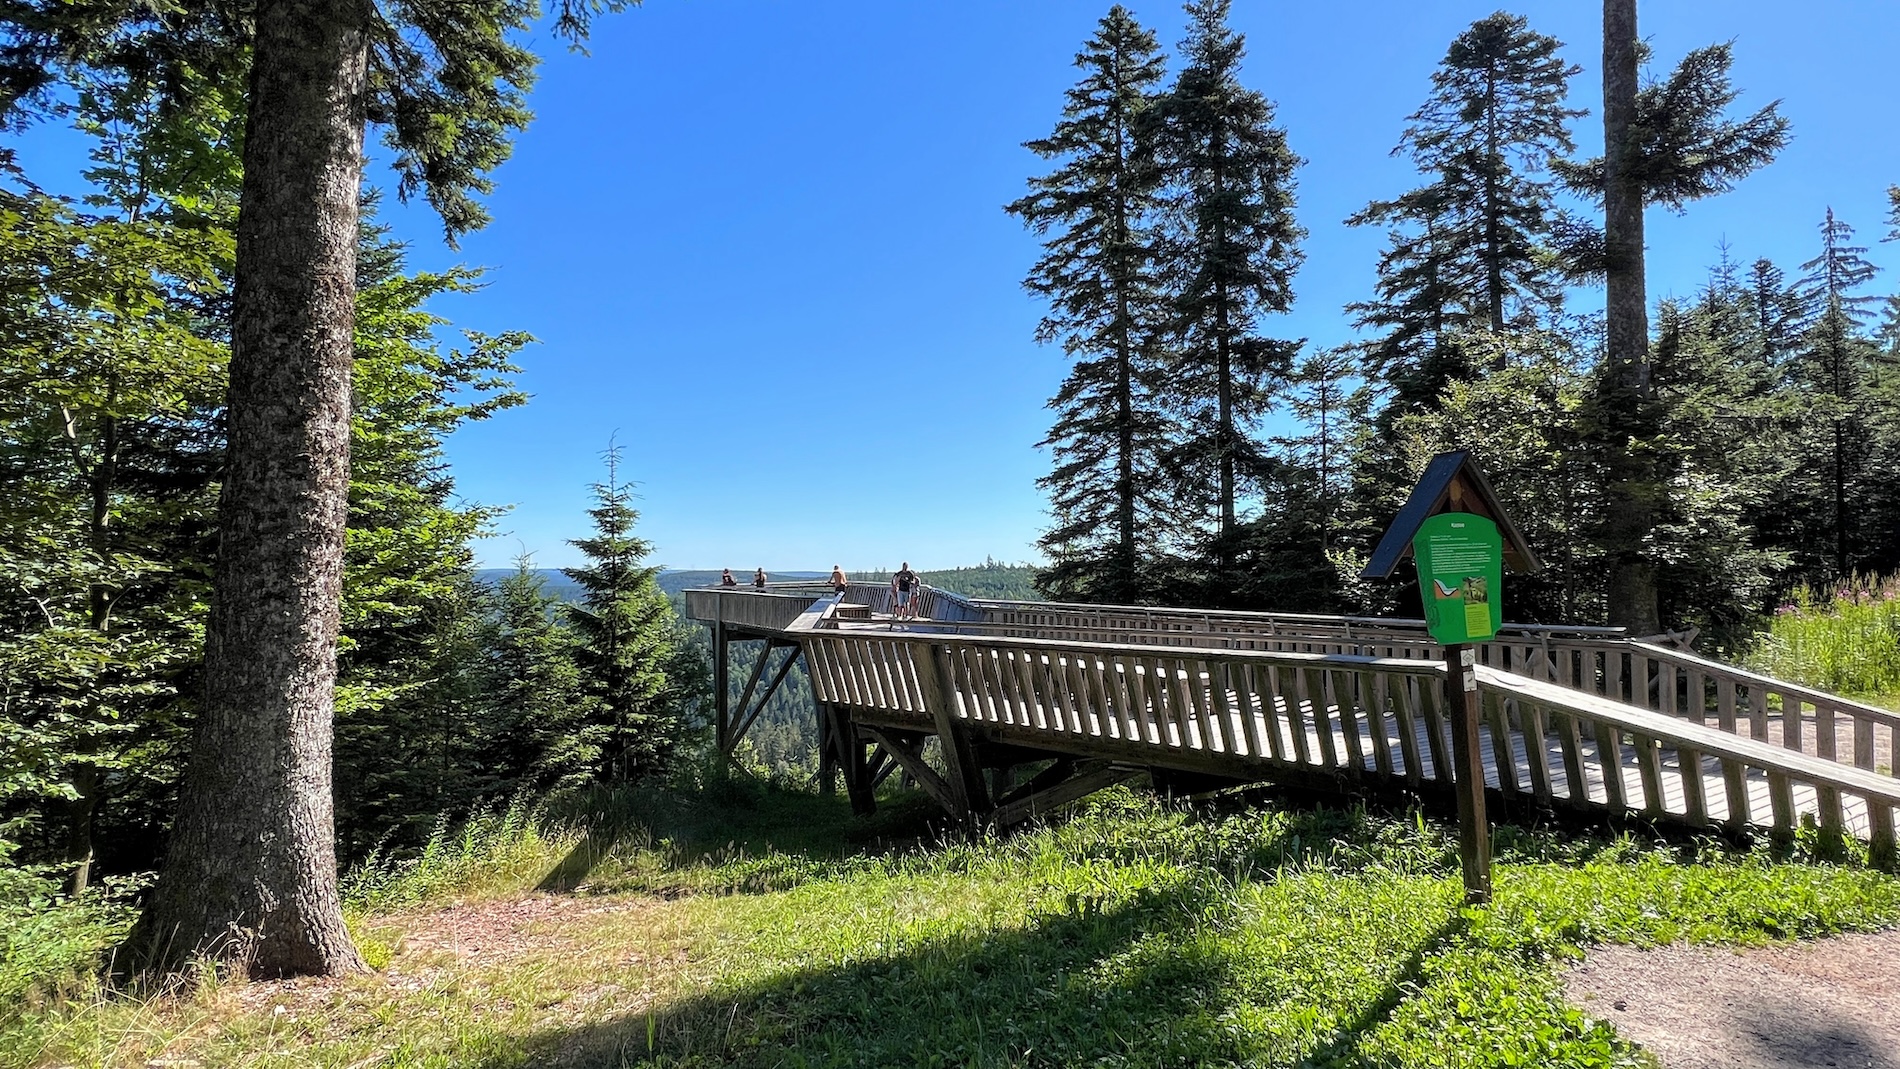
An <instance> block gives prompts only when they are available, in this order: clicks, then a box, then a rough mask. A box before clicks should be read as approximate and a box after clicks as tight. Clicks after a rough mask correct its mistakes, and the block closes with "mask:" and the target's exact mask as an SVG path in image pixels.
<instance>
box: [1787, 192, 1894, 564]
mask: <svg viewBox="0 0 1900 1069" xmlns="http://www.w3.org/2000/svg"><path fill="white" fill-rule="evenodd" d="M1853 239H1854V228H1853V227H1851V226H1849V225H1847V224H1846V223H1845V222H1842V221H1841V220H1839V219H1837V218H1835V216H1834V209H1832V208H1829V209H1827V217H1826V218H1825V219H1824V220H1823V221H1822V223H1821V251H1820V252H1819V253H1818V254H1816V256H1815V257H1814V258H1813V259H1812V260H1809V261H1807V262H1806V263H1804V264H1802V265H1801V270H1802V271H1803V272H1805V274H1804V275H1803V276H1802V278H1801V282H1800V284H1799V285H1798V286H1797V287H1796V292H1797V293H1798V294H1799V295H1800V297H1801V299H1802V301H1803V303H1804V305H1805V306H1806V307H1807V308H1808V309H1810V310H1811V312H1812V315H1813V318H1812V320H1811V321H1810V323H1809V325H1808V328H1807V330H1806V331H1805V332H1804V337H1803V339H1802V345H1801V347H1800V350H1799V352H1798V354H1797V356H1796V358H1795V360H1794V361H1793V364H1792V369H1791V370H1792V372H1793V377H1794V379H1795V381H1796V382H1797V383H1800V384H1801V385H1802V386H1804V387H1805V388H1806V390H1805V392H1806V396H1807V399H1808V402H1809V408H1810V412H1811V414H1812V415H1813V416H1819V417H1821V418H1823V419H1825V420H1826V421H1827V436H1826V440H1825V441H1824V442H1822V443H1815V442H1812V441H1811V440H1810V441H1808V442H1807V443H1806V444H1807V445H1808V446H1809V447H1810V448H1812V447H1813V446H1814V445H1816V444H1819V445H1821V446H1822V453H1821V455H1820V456H1816V457H1813V458H1812V460H1811V462H1810V463H1808V464H1806V465H1804V471H1803V474H1804V475H1805V476H1806V477H1807V478H1806V479H1804V480H1803V481H1804V482H1805V483H1806V484H1808V485H1812V486H1816V487H1819V488H1821V489H1822V492H1823V496H1822V500H1821V501H1820V502H1817V504H1818V505H1819V507H1818V508H1815V509H1813V510H1812V511H1811V512H1810V514H1809V515H1810V518H1811V520H1819V521H1820V522H1819V523H1818V524H1817V526H1819V527H1820V528H1821V531H1824V532H1826V534H1827V535H1828V536H1829V537H1828V538H1827V539H1826V541H1827V543H1828V544H1829V548H1830V549H1831V550H1832V554H1831V556H1830V557H1829V558H1828V559H1827V566H1826V568H1825V570H1824V571H1822V574H1821V578H1822V579H1830V580H1831V579H1835V578H1838V577H1841V576H1845V575H1847V574H1849V573H1850V572H1851V571H1853V570H1854V568H1855V566H1856V564H1857V563H1858V561H1857V559H1856V554H1857V552H1858V550H1859V545H1858V539H1857V538H1856V537H1855V528H1856V526H1857V525H1856V523H1855V520H1854V512H1855V511H1856V510H1855V509H1854V508H1853V507H1852V499H1853V498H1854V497H1855V496H1857V491H1858V490H1859V489H1860V488H1861V482H1862V480H1863V478H1864V477H1865V469H1866V460H1867V449H1868V442H1867V436H1866V435H1867V421H1868V417H1869V415H1870V413H1869V411H1868V401H1869V399H1870V398H1869V388H1870V386H1871V380H1872V377H1873V365H1874V358H1875V349H1874V344H1873V342H1872V340H1871V339H1869V338H1867V337H1866V336H1865V333H1864V328H1865V327H1866V325H1867V322H1868V319H1869V317H1870V316H1871V315H1872V307H1871V306H1872V305H1873V304H1874V303H1875V301H1876V298H1875V297H1873V296H1871V295H1867V294H1859V293H1856V292H1855V291H1856V290H1858V289H1859V288H1861V287H1862V286H1865V285H1866V284H1867V283H1868V282H1869V281H1871V280H1872V279H1873V277H1874V271H1875V269H1874V265H1873V264H1871V263H1868V262H1867V259H1866V256H1865V254H1866V252H1867V249H1866V248H1865V247H1864V246H1859V245H1855V244H1853ZM1810 426H1812V423H1811V422H1810ZM1815 533H1819V532H1815ZM1809 544H1810V545H1812V544H1813V543H1811V542H1810V543H1809Z"/></svg>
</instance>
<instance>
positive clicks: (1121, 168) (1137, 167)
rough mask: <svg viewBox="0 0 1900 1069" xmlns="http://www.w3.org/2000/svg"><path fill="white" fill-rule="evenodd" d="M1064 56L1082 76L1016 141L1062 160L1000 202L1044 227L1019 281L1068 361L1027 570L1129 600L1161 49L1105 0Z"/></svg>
mask: <svg viewBox="0 0 1900 1069" xmlns="http://www.w3.org/2000/svg"><path fill="white" fill-rule="evenodd" d="M1075 65H1076V66H1077V67H1078V68H1080V69H1081V70H1082V71H1083V72H1084V74H1083V77H1082V80H1081V81H1080V82H1078V83H1077V84H1076V85H1075V86H1073V87H1072V88H1070V89H1069V90H1068V91H1067V93H1066V94H1065V100H1064V105H1063V109H1062V120H1061V121H1060V122H1059V123H1057V124H1056V128H1055V130H1054V132H1052V133H1051V134H1050V135H1049V136H1048V137H1046V138H1041V139H1038V140H1035V141H1030V142H1028V143H1027V145H1026V147H1027V148H1028V149H1029V150H1030V151H1032V152H1034V153H1035V154H1036V155H1038V156H1040V157H1042V158H1043V159H1046V160H1059V161H1061V163H1060V166H1058V167H1057V168H1056V169H1055V170H1054V171H1052V172H1051V173H1049V174H1047V175H1043V176H1041V177H1037V178H1032V179H1030V183H1029V185H1030V190H1031V192H1030V194H1029V195H1028V196H1025V197H1023V198H1021V199H1019V200H1016V201H1014V202H1012V203H1011V204H1009V205H1008V207H1007V210H1008V211H1009V212H1011V213H1012V214H1015V215H1018V216H1020V217H1021V218H1022V220H1023V222H1024V223H1025V224H1026V225H1028V226H1029V227H1030V229H1032V230H1033V231H1035V232H1036V233H1037V234H1039V235H1043V236H1044V238H1045V240H1044V246H1043V247H1044V250H1045V251H1044V254H1043V257H1042V259H1040V260H1038V261H1037V262H1036V265H1035V267H1034V268H1033V269H1032V270H1031V272H1030V274H1029V277H1028V278H1027V279H1026V280H1025V281H1024V286H1025V287H1026V288H1027V289H1028V290H1029V291H1030V292H1031V293H1034V294H1036V295H1037V296H1039V297H1042V298H1044V299H1045V300H1047V301H1048V302H1049V306H1050V307H1049V312H1048V314H1047V315H1045V316H1044V317H1043V320H1042V322H1041V324H1040V326H1039V327H1038V328H1037V335H1036V337H1037V340H1038V341H1040V342H1044V343H1047V342H1054V341H1059V342H1061V343H1062V347H1063V351H1064V353H1065V354H1066V355H1067V356H1068V357H1069V358H1070V359H1071V360H1072V361H1074V366H1073V367H1072V368H1071V369H1070V372H1069V375H1068V378H1067V379H1066V380H1065V381H1064V382H1063V384H1062V387H1061V389H1060V390H1059V391H1058V392H1057V393H1056V396H1055V397H1054V398H1053V399H1052V400H1051V401H1050V402H1049V407H1050V408H1052V409H1054V410H1055V411H1056V413H1057V416H1056V421H1055V424H1054V426H1053V427H1051V428H1050V431H1049V434H1048V436H1047V437H1046V438H1045V439H1043V441H1042V442H1041V443H1040V444H1041V445H1042V446H1044V447H1047V448H1049V449H1050V450H1051V451H1052V452H1053V453H1054V456H1055V461H1056V463H1055V468H1054V470H1053V471H1051V472H1050V473H1049V474H1048V475H1047V476H1045V477H1043V478H1042V479H1041V480H1039V483H1040V485H1041V486H1042V487H1043V489H1044V490H1046V491H1047V492H1048V493H1049V496H1050V500H1051V504H1052V506H1053V508H1054V511H1055V513H1056V515H1057V516H1058V517H1059V520H1058V522H1057V523H1056V525H1055V526H1054V527H1053V528H1052V529H1051V530H1049V531H1048V532H1047V533H1046V534H1045V535H1044V536H1043V538H1042V541H1041V543H1040V544H1041V545H1042V547H1043V549H1044V551H1045V552H1047V553H1048V554H1049V556H1050V558H1051V560H1052V561H1053V564H1052V566H1051V567H1050V568H1048V569H1046V570H1045V571H1044V572H1043V573H1042V574H1041V575H1040V576H1039V578H1038V580H1037V582H1038V586H1039V587H1040V589H1042V591H1043V592H1044V593H1045V594H1047V595H1049V596H1052V597H1056V598H1059V599H1062V600H1073V601H1097V602H1108V603H1129V602H1135V601H1140V600H1142V599H1143V598H1144V596H1145V594H1144V585H1145V584H1144V582H1143V580H1142V577H1141V574H1140V573H1141V562H1142V560H1143V559H1144V558H1145V557H1148V556H1151V555H1152V551H1153V538H1152V536H1151V534H1150V532H1151V531H1152V530H1153V527H1154V519H1155V516H1156V514H1157V512H1158V511H1159V509H1160V508H1161V505H1160V503H1159V502H1158V501H1157V497H1156V493H1155V477H1154V467H1155V464H1156V459H1157V455H1158V453H1159V452H1160V450H1161V448H1162V440H1163V437H1164V433H1165V428H1166V421H1165V418H1164V416H1163V414H1162V413H1161V412H1160V410H1159V408H1158V406H1157V404H1156V401H1155V393H1156V387H1157V376H1158V359H1157V343H1156V334H1157V330H1158V326H1159V319H1160V317H1159V314H1158V309H1157V295H1156V293H1155V290H1154V282H1153V278H1152V273H1153V262H1154V256H1155V251H1154V244H1153V234H1152V226H1153V218H1152V217H1153V215H1154V212H1155V210H1156V208H1157V205H1158V203H1159V193H1160V185H1159V183H1160V176H1159V172H1158V170H1157V169H1156V167H1155V166H1154V160H1153V154H1152V151H1151V147H1150V145H1149V143H1148V141H1149V129H1148V127H1149V122H1148V117H1149V110H1150V106H1151V105H1152V103H1153V96H1154V93H1155V90H1156V87H1157V86H1158V85H1159V84H1160V81H1161V78H1162V74H1163V65H1164V59H1163V57H1162V55H1161V54H1160V52H1159V50H1158V49H1157V47H1156V45H1155V38H1154V34H1152V33H1150V32H1149V31H1148V30H1146V29H1143V28H1142V26H1141V25H1140V23H1138V22H1136V21H1135V18H1134V16H1133V15H1131V14H1129V12H1128V10H1127V9H1126V8H1124V7H1122V6H1120V5H1116V6H1115V7H1113V8H1110V9H1109V12H1108V14H1107V15H1106V16H1104V17H1103V18H1102V21H1101V24H1100V26H1099V27H1098V28H1097V29H1096V32H1095V35H1094V36H1093V37H1091V38H1090V39H1089V41H1088V43H1087V44H1086V45H1085V46H1084V47H1083V50H1082V51H1081V52H1080V53H1078V54H1077V55H1076V57H1075Z"/></svg>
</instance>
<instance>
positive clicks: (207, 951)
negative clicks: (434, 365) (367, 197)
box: [131, 0, 369, 977]
mask: <svg viewBox="0 0 1900 1069" xmlns="http://www.w3.org/2000/svg"><path fill="white" fill-rule="evenodd" d="M256 20H257V29H256V43H255V47H254V53H253V57H254V58H253V60H252V70H251V85H250V117H249V125H248V127H247V130H246V134H245V144H244V185H243V194H242V201H241V203H240V211H239V217H238V233H237V279H236V292H235V305H234V312H233V319H232V352H231V388H230V398H229V403H228V417H227V418H228V422H229V434H230V445H229V453H228V458H227V462H226V463H227V470H226V473H225V481H224V486H223V492H222V496H221V498H220V500H219V523H220V528H221V535H220V542H219V546H218V564H217V574H216V580H215V585H214V591H213V598H212V609H211V616H210V619H209V621H208V624H207V629H206V637H205V676H206V683H205V701H204V709H203V711H202V713H201V714H200V717H199V720H198V724H197V728H196V733H195V736H194V738H193V745H192V758H191V766H190V769H189V770H188V772H187V775H186V780H185V784H184V789H183V796H182V798H181V800H180V808H179V815H178V822H177V825H176V828H175V830H174V831H173V835H172V841H171V848H170V851H169V854H168V855H167V857H166V859H165V863H164V866H163V869H162V870H161V873H160V877H159V883H158V886H157V888H156V890H155V892H154V894H153V899H152V902H151V905H150V908H149V911H148V913H147V914H146V917H145V918H144V921H143V923H142V924H141V925H140V927H139V930H138V931H136V932H135V933H134V940H135V943H134V945H133V947H132V948H131V949H132V950H133V953H134V955H135V956H137V957H139V958H141V959H142V960H143V961H144V962H146V963H148V964H150V965H154V966H157V967H161V968H172V967H177V966H179V965H181V964H183V963H185V962H187V961H190V960H192V959H195V958H204V957H208V958H210V959H211V960H212V961H214V962H217V963H219V964H221V965H226V966H230V967H234V968H240V969H243V970H245V971H248V972H249V973H250V974H251V975H253V976H260V977H263V976H287V975H295V974H329V973H341V972H350V971H356V970H360V969H361V968H362V967H363V965H362V959H361V958H360V957H359V956H358V954H357V952H356V949H355V947H354V946H353V945H352V944H351V942H350V938H349V934H348V932H347V931H346V930H345V928H344V924H343V913H342V909H341V904H340V901H339V898H338V893H337V869H336V847H335V840H334V814H333V808H334V803H333V799H332V796H331V784H330V775H331V729H332V723H331V718H332V714H333V707H334V696H335V684H336V640H337V630H338V624H339V598H340V595H341V591H342V577H343V529H344V521H345V517H346V513H347V504H348V490H349V452H350V421H349V417H350V373H351V362H352V333H353V329H354V322H355V289H356V242H357V198H358V196H359V193H360V191H361V185H362V156H363V132H364V121H365V111H364V105H365V100H364V94H365V77H366V74H365V72H366V66H367V57H368V33H367V31H368V23H369V9H368V7H367V6H366V5H365V4H364V3H363V2H362V0H266V2H264V3H262V4H260V5H259V7H258V9H257V15H256Z"/></svg>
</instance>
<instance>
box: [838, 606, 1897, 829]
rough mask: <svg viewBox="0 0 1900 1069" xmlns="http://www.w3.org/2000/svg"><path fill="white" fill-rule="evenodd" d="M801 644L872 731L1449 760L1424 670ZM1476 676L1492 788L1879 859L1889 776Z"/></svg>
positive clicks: (1031, 644)
mask: <svg viewBox="0 0 1900 1069" xmlns="http://www.w3.org/2000/svg"><path fill="white" fill-rule="evenodd" d="M803 642H804V647H805V651H806V656H807V663H808V664H809V665H810V667H811V676H812V682H813V686H814V688H815V690H816V693H817V696H818V698H819V700H820V701H823V702H826V703H830V704H833V705H837V706H840V707H844V708H847V709H850V710H852V711H853V714H854V715H856V716H859V717H860V718H863V719H865V720H866V721H867V722H872V723H887V724H898V725H900V726H901V725H909V726H912V727H916V728H918V729H920V730H932V724H933V723H934V721H935V718H936V716H937V714H938V712H939V710H941V711H942V712H944V713H945V714H947V715H948V716H950V717H953V718H955V719H956V720H957V721H959V722H962V723H964V724H969V725H974V726H976V727H978V728H981V729H985V730H987V731H989V732H991V733H992V734H995V735H997V736H999V737H1001V738H1003V739H1005V740H1013V741H1017V742H1020V743H1023V744H1027V745H1042V746H1045V747H1047V748H1049V749H1052V750H1057V751H1061V752H1066V753H1081V754H1093V755H1097V756H1105V757H1110V758H1114V759H1117V760H1121V761H1125V762H1128V763H1132V764H1148V765H1159V766H1163V767H1173V768H1182V769H1189V770H1198V771H1206V772H1212V773H1216V774H1225V775H1233V776H1236V777H1239V778H1247V777H1249V776H1259V775H1261V774H1271V772H1272V771H1273V770H1274V769H1276V768H1279V769H1298V770H1301V771H1303V772H1307V773H1320V774H1324V775H1329V776H1334V777H1338V778H1340V779H1342V780H1356V779H1360V778H1367V777H1391V778H1393V779H1395V780H1402V781H1404V782H1406V783H1408V784H1411V785H1413V786H1418V785H1420V784H1423V783H1428V782H1435V781H1439V780H1441V779H1442V778H1444V777H1445V776H1446V775H1448V772H1447V771H1445V770H1448V769H1449V768H1450V767H1451V763H1450V757H1449V754H1450V746H1451V736H1450V729H1449V723H1448V721H1447V720H1446V711H1445V709H1444V707H1443V706H1444V703H1443V701H1442V698H1441V687H1442V681H1443V675H1444V667H1443V665H1442V664H1439V663H1436V662H1432V661H1424V660H1417V659H1408V658H1384V657H1363V656H1351V655H1337V654H1335V655H1322V654H1298V653H1277V652H1265V651H1239V650H1235V651H1217V650H1208V649H1199V648H1189V647H1175V648H1152V649H1139V650H1136V649H1128V648H1120V647H1114V646H1103V645H1096V644H1084V643H1072V642H1061V641H1048V640H1034V639H992V638H973V637H966V636H947V635H915V634H909V635H907V634H903V633H884V632H868V631H858V632H852V631H842V632H831V631H814V632H811V633H810V634H809V635H807V636H806V637H805V638H804V639H803ZM1478 681H1479V687H1480V690H1481V692H1482V694H1483V708H1484V714H1485V719H1484V726H1483V728H1482V730H1481V732H1480V735H1481V745H1482V746H1483V747H1484V749H1485V764H1486V778H1487V781H1488V782H1489V783H1490V785H1491V786H1493V787H1495V788H1497V789H1498V790H1500V791H1502V792H1504V793H1505V794H1507V795H1515V796H1521V797H1525V798H1529V799H1535V800H1537V801H1540V802H1543V803H1546V804H1559V805H1569V806H1573V807H1579V808H1594V809H1599V810H1608V811H1612V812H1624V811H1628V810H1637V811H1641V812H1643V813H1646V814H1648V815H1650V816H1652V817H1655V818H1658V819H1669V820H1675V821H1680V822H1684V823H1688V824H1691V825H1695V826H1716V825H1729V826H1735V827H1740V826H1743V825H1751V824H1753V825H1765V826H1769V827H1772V828H1774V829H1776V830H1777V831H1778V832H1780V833H1783V834H1791V833H1792V832H1793V830H1794V829H1795V828H1796V827H1797V826H1798V824H1799V822H1800V820H1801V815H1802V814H1811V815H1812V816H1813V818H1814V819H1815V820H1816V821H1817V823H1818V826H1819V827H1820V828H1821V829H1822V830H1823V831H1827V832H1833V833H1840V834H1847V833H1853V834H1858V835H1863V836H1866V837H1868V838H1869V839H1870V841H1871V843H1872V844H1873V846H1874V847H1875V848H1876V849H1878V850H1884V851H1888V852H1889V853H1890V852H1891V850H1892V847H1893V841H1894V812H1895V809H1896V807H1900V783H1896V782H1895V781H1894V780H1893V779H1891V778H1889V777H1885V776H1878V775H1873V774H1871V773H1868V772H1866V771H1864V770H1859V769H1853V768H1846V767H1843V766H1841V765H1840V764H1837V763H1834V762H1830V761H1827V760H1823V759H1820V758H1817V757H1811V756H1808V755H1805V754H1797V753H1791V752H1789V751H1788V750H1787V749H1786V748H1784V747H1777V746H1773V745H1769V744H1767V743H1764V742H1760V741H1757V740H1755V739H1750V738H1742V737H1738V736H1736V735H1734V734H1732V733H1729V732H1725V731H1722V730H1719V729H1717V728H1711V727H1708V726H1705V725H1702V724H1697V723H1691V722H1687V721H1684V720H1680V719H1674V718H1669V717H1664V716H1659V715H1657V714H1656V713H1655V712H1653V711H1650V710H1646V709H1641V708H1635V707H1632V706H1629V705H1626V704H1622V703H1619V702H1615V701H1612V700H1610V699H1608V698H1604V697H1601V696H1597V695H1592V694H1586V693H1581V692H1579V691H1577V690H1574V689H1572V688H1569V687H1565V686H1561V685H1558V684H1556V683H1551V682H1543V681H1538V680H1533V679H1527V678H1524V677H1521V676H1516V675H1511V674H1509V673H1505V672H1500V671H1497V670H1494V669H1491V668H1488V667H1481V668H1480V669H1479V670H1478Z"/></svg>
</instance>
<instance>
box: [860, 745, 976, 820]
mask: <svg viewBox="0 0 1900 1069" xmlns="http://www.w3.org/2000/svg"><path fill="white" fill-rule="evenodd" d="M863 730H864V733H865V734H866V735H869V736H871V737H872V738H874V739H876V740H877V741H878V742H880V743H882V744H883V746H884V752H885V753H887V754H890V755H891V757H892V759H894V760H895V761H896V762H897V764H899V765H902V766H903V769H904V771H906V772H908V773H910V778H911V779H914V780H916V781H917V786H918V787H920V788H922V789H923V792H924V793H925V794H927V795H929V796H930V797H931V798H932V799H933V800H934V801H935V802H936V803H937V804H938V805H940V806H942V807H943V808H944V811H945V812H948V813H949V814H950V815H951V816H953V817H956V818H957V819H959V820H961V819H963V817H965V816H966V815H967V814H968V813H969V807H968V806H967V805H965V804H964V802H963V799H961V798H959V797H958V796H957V792H956V790H955V789H954V788H952V787H951V786H950V784H949V783H948V782H947V781H945V780H944V778H943V777H942V776H939V775H938V774H937V770H936V769H934V768H931V767H930V764H929V763H928V762H926V761H925V760H924V750H923V744H922V743H921V742H909V743H907V742H906V741H905V740H903V739H901V738H899V737H898V736H897V734H896V733H894V732H890V731H885V730H883V729H880V728H873V727H867V728H865V729H863Z"/></svg>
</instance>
